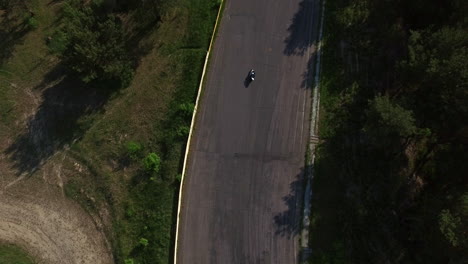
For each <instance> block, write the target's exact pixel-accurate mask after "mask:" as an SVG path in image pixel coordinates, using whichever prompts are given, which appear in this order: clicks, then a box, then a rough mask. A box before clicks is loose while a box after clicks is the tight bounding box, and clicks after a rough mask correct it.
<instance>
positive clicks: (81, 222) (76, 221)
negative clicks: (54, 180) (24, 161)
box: [0, 181, 113, 264]
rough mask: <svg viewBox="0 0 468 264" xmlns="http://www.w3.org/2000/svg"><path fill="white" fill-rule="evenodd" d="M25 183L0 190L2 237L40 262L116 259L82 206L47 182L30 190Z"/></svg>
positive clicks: (1, 238)
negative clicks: (37, 188) (34, 190)
mask: <svg viewBox="0 0 468 264" xmlns="http://www.w3.org/2000/svg"><path fill="white" fill-rule="evenodd" d="M26 183H29V181H26ZM22 185H25V184H21V183H19V184H18V185H16V186H15V187H13V188H11V189H8V190H6V191H3V192H2V193H0V240H2V241H3V242H7V243H12V244H16V245H18V246H20V247H22V248H24V249H25V250H26V251H27V252H29V253H30V254H31V255H33V256H35V257H37V258H38V260H39V261H40V262H41V263H51V264H52V263H63V264H65V263H112V262H113V261H112V255H111V252H110V247H109V245H108V243H107V241H105V238H104V235H103V233H102V231H101V230H99V229H98V227H97V226H96V224H95V223H94V222H93V220H92V218H91V217H90V216H89V215H88V214H87V213H86V212H84V210H83V209H82V208H80V207H79V206H78V205H77V204H76V203H74V202H72V201H70V200H68V199H66V198H65V197H63V196H61V195H60V192H59V191H58V188H53V187H47V186H45V185H46V184H44V186H42V188H41V190H40V191H36V192H33V193H27V192H26V191H27V190H26V189H30V188H29V187H27V188H25V187H24V186H22ZM34 185H35V186H36V187H37V186H38V185H37V182H35V184H34ZM29 191H31V190H29ZM13 193H14V194H15V195H13Z"/></svg>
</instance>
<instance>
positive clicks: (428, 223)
mask: <svg viewBox="0 0 468 264" xmlns="http://www.w3.org/2000/svg"><path fill="white" fill-rule="evenodd" d="M467 12H468V5H466V3H464V2H463V1H456V0H453V1H370V0H327V1H326V16H325V27H324V51H323V65H322V74H321V98H320V99H321V112H320V115H321V119H320V125H319V130H320V137H321V139H322V140H323V142H322V143H321V144H320V146H319V149H318V151H317V159H316V176H315V179H314V182H313V194H314V195H313V198H312V216H311V217H312V218H311V219H312V221H311V224H312V227H311V229H312V230H311V232H310V234H311V247H312V249H313V256H312V260H311V263H322V264H324V263H334V264H338V263H466V261H467V260H468V254H467V252H468V239H467V238H468V236H467V230H468V188H467V187H468V186H467V184H468V182H467V179H468V178H467V177H466V175H468V170H467V166H466V161H467V153H468V149H467V143H468V141H467V136H466V135H467V132H468V131H467V123H466V120H468V108H467V102H468V64H467V61H468V48H467V47H468V30H467V28H468V20H467V19H466V14H467Z"/></svg>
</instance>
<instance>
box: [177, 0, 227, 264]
mask: <svg viewBox="0 0 468 264" xmlns="http://www.w3.org/2000/svg"><path fill="white" fill-rule="evenodd" d="M223 4H224V0H221V4H220V5H219V9H218V15H217V16H216V22H215V26H214V28H213V34H212V35H211V40H210V46H209V47H208V52H207V53H206V57H205V65H204V66H203V72H202V75H201V79H200V85H199V87H198V93H197V99H196V101H195V107H194V109H193V114H192V123H191V124H190V132H189V136H188V139H187V146H186V148H185V156H184V165H183V167H182V177H181V179H180V187H179V202H178V206H177V223H176V234H175V242H174V243H175V244H174V264H176V263H177V244H178V243H177V242H178V238H179V222H180V207H181V204H182V189H183V186H184V179H185V170H186V168H187V159H188V154H189V151H190V140H191V139H192V133H193V127H194V125H195V117H196V115H197V109H198V102H199V101H200V95H201V91H202V88H203V81H204V79H205V73H206V68H207V65H208V58H209V57H210V53H211V48H212V47H213V42H214V39H215V37H216V36H215V35H216V32H217V28H218V22H219V17H220V15H221V12H222V9H223Z"/></svg>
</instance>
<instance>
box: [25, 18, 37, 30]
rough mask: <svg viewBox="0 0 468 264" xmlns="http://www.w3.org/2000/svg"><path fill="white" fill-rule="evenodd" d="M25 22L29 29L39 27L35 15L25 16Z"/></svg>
mask: <svg viewBox="0 0 468 264" xmlns="http://www.w3.org/2000/svg"><path fill="white" fill-rule="evenodd" d="M25 23H26V26H27V27H28V28H29V29H37V28H38V27H39V22H38V21H37V19H36V18H35V17H28V18H26V19H25Z"/></svg>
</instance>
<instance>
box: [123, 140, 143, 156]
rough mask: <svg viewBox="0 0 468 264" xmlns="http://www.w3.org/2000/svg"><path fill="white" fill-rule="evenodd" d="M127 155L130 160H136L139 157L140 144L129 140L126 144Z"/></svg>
mask: <svg viewBox="0 0 468 264" xmlns="http://www.w3.org/2000/svg"><path fill="white" fill-rule="evenodd" d="M125 147H126V150H127V155H128V157H130V159H131V160H138V159H139V158H140V157H141V151H142V150H143V148H142V146H141V145H140V144H139V143H137V142H133V141H130V142H128V143H127V144H126V146H125Z"/></svg>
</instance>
